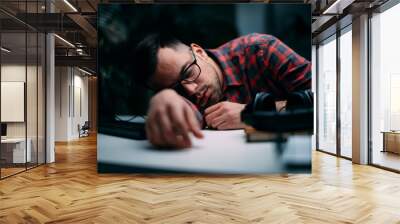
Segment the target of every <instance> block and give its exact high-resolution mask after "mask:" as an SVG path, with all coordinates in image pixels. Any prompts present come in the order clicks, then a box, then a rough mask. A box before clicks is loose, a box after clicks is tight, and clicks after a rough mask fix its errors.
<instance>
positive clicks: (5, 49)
mask: <svg viewBox="0 0 400 224" xmlns="http://www.w3.org/2000/svg"><path fill="white" fill-rule="evenodd" d="M0 49H1V50H2V51H4V52H6V53H10V52H11V50H9V49H7V48H5V47H1V48H0Z"/></svg>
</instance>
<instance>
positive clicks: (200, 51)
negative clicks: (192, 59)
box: [190, 43, 208, 60]
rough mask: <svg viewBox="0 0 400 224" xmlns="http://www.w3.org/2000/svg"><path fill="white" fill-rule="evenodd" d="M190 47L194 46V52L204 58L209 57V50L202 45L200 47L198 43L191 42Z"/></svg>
mask: <svg viewBox="0 0 400 224" xmlns="http://www.w3.org/2000/svg"><path fill="white" fill-rule="evenodd" d="M190 47H192V49H193V52H194V53H195V54H196V55H198V56H200V57H202V58H203V59H206V60H207V59H208V55H207V52H206V51H205V50H204V49H203V48H202V47H200V46H199V45H198V44H195V43H191V44H190Z"/></svg>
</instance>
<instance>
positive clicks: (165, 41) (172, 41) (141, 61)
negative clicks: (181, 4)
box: [134, 33, 183, 86]
mask: <svg viewBox="0 0 400 224" xmlns="http://www.w3.org/2000/svg"><path fill="white" fill-rule="evenodd" d="M180 44H183V43H182V42H181V41H180V40H178V39H176V38H175V37H173V36H172V35H170V34H165V33H152V34H149V35H147V36H146V37H145V38H144V39H143V40H142V41H140V42H139V43H138V44H137V46H136V48H135V51H134V58H135V61H134V72H135V73H134V76H135V81H136V82H137V84H139V85H145V86H148V81H149V79H150V78H151V77H152V76H153V75H154V73H155V70H156V67H157V63H158V60H157V53H158V50H159V49H160V48H163V47H171V48H175V47H176V46H178V45H180Z"/></svg>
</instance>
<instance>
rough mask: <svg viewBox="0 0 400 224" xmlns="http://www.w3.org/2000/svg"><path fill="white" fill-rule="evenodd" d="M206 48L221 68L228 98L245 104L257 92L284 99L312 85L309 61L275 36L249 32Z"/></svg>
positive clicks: (225, 93)
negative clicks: (216, 46)
mask: <svg viewBox="0 0 400 224" xmlns="http://www.w3.org/2000/svg"><path fill="white" fill-rule="evenodd" d="M206 51H207V53H208V55H209V56H210V57H211V58H212V59H213V60H215V61H216V62H217V64H218V65H219V66H220V68H221V70H222V73H223V76H224V89H223V94H224V96H225V100H227V101H230V102H235V103H242V104H248V103H250V102H251V100H252V99H253V98H254V97H255V95H256V94H257V93H259V92H268V93H272V94H273V95H274V96H275V97H277V98H278V99H279V98H282V99H285V96H286V95H287V93H290V92H293V91H299V90H306V89H311V63H310V62H309V61H307V60H306V59H304V58H303V57H301V56H300V55H298V54H297V53H296V52H294V51H293V50H292V49H290V48H289V47H288V46H286V45H285V44H284V43H283V42H282V41H280V40H279V39H277V38H276V37H274V36H271V35H267V34H258V33H252V34H249V35H246V36H242V37H238V38H236V39H234V40H232V41H229V42H227V43H225V44H223V45H222V46H220V47H218V48H216V49H208V50H206ZM196 106H197V107H198V105H196Z"/></svg>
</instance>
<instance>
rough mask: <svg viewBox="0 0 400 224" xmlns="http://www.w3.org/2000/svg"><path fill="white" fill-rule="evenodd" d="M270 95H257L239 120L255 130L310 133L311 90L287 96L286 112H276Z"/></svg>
mask: <svg viewBox="0 0 400 224" xmlns="http://www.w3.org/2000/svg"><path fill="white" fill-rule="evenodd" d="M276 100H277V99H276V98H275V97H274V96H273V95H272V94H270V93H258V94H257V95H256V97H255V98H254V100H253V101H252V102H251V103H249V104H248V105H246V107H245V109H244V110H243V111H242V112H241V120H242V121H243V122H244V123H246V124H247V125H250V126H252V127H254V128H255V129H257V130H261V131H268V132H279V133H282V132H298V131H300V132H304V131H308V132H312V130H313V123H314V109H313V95H312V92H311V90H304V91H297V92H293V93H290V94H288V97H287V99H286V100H287V103H286V110H285V111H282V112H277V111H276V109H275V101H276Z"/></svg>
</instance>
